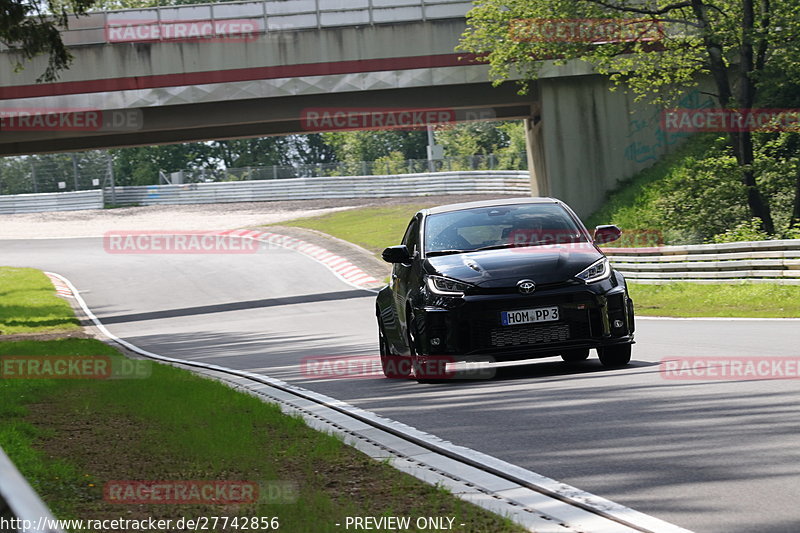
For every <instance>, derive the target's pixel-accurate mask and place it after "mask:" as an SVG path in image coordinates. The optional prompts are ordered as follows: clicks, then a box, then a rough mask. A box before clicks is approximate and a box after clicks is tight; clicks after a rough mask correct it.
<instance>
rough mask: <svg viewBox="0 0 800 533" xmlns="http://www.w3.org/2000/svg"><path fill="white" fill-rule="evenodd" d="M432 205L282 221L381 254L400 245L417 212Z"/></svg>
mask: <svg viewBox="0 0 800 533" xmlns="http://www.w3.org/2000/svg"><path fill="white" fill-rule="evenodd" d="M432 206H433V204H421V203H409V204H400V205H393V206H388V207H362V208H356V209H348V210H346V211H337V212H334V213H330V214H327V215H322V216H318V217H309V218H298V219H296V220H291V221H289V222H281V225H284V226H294V227H299V228H306V229H313V230H316V231H321V232H322V233H327V234H328V235H333V236H334V237H338V238H340V239H343V240H345V241H348V242H352V243H354V244H357V245H359V246H361V247H362V248H366V249H367V250H369V251H371V252H373V253H375V254H379V253H380V252H381V251H383V249H384V248H386V247H387V246H393V245H395V244H399V243H400V240H401V239H402V238H403V234H404V233H405V231H406V227H407V226H408V222H409V221H410V220H411V217H412V216H414V213H416V212H417V211H419V210H420V209H424V208H426V207H432Z"/></svg>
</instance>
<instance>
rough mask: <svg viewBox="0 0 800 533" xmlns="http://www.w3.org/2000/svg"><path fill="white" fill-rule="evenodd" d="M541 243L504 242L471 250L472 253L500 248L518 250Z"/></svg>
mask: <svg viewBox="0 0 800 533" xmlns="http://www.w3.org/2000/svg"><path fill="white" fill-rule="evenodd" d="M542 242H544V241H539V242H525V243H519V242H506V243H503V244H493V245H491V246H484V247H483V248H478V249H476V250H472V251H473V252H482V251H483V250H500V249H502V248H519V247H522V246H535V245H537V244H541V243H542Z"/></svg>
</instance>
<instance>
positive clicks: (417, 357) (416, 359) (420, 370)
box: [407, 309, 442, 383]
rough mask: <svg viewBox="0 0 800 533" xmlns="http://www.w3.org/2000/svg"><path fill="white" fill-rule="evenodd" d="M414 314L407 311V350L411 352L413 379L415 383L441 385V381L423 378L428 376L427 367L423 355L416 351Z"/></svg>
mask: <svg viewBox="0 0 800 533" xmlns="http://www.w3.org/2000/svg"><path fill="white" fill-rule="evenodd" d="M414 324H415V322H414V313H413V312H412V311H411V309H409V310H408V339H407V342H408V349H409V351H410V352H411V366H412V367H413V369H414V378H415V379H416V380H417V383H441V382H442V380H441V379H431V378H426V377H423V376H426V375H430V374H431V372H430V370H429V366H428V364H427V362H426V358H425V356H424V355H421V354H420V353H419V352H418V351H417V339H416V335H415V330H416V326H415V325H414Z"/></svg>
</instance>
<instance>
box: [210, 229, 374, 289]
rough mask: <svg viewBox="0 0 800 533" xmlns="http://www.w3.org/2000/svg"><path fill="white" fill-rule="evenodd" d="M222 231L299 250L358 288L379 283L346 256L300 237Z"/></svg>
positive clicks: (255, 231) (259, 232) (251, 231)
mask: <svg viewBox="0 0 800 533" xmlns="http://www.w3.org/2000/svg"><path fill="white" fill-rule="evenodd" d="M224 233H225V234H226V235H231V236H234V237H240V238H243V239H253V240H256V241H261V242H265V243H268V244H271V245H275V246H280V247H282V248H288V249H290V250H294V251H296V252H300V253H301V254H304V255H307V256H308V257H310V258H311V259H314V260H315V261H317V262H319V263H322V265H324V266H325V267H327V268H328V269H329V270H330V271H331V272H333V273H334V274H335V275H336V276H337V277H338V278H339V279H341V280H343V281H344V282H346V283H349V284H350V285H353V286H355V287H358V288H364V287H366V286H368V285H375V284H381V282H380V281H379V280H377V279H375V278H373V277H372V276H370V275H369V274H367V273H366V272H364V271H363V270H362V269H360V268H359V267H357V266H355V265H354V264H353V263H351V262H350V261H348V260H347V259H346V258H344V257H342V256H340V255H336V254H334V253H333V252H330V251H328V250H326V249H325V248H322V247H321V246H317V245H316V244H311V243H310V242H306V241H304V240H301V239H296V238H294V237H289V236H288V235H280V234H278V233H271V232H269V231H258V230H248V229H240V230H233V231H226V232H224Z"/></svg>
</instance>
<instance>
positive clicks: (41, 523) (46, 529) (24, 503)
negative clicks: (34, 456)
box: [0, 449, 63, 533]
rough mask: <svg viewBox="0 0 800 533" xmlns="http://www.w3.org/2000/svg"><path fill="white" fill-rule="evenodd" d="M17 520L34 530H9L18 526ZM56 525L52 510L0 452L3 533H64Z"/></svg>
mask: <svg viewBox="0 0 800 533" xmlns="http://www.w3.org/2000/svg"><path fill="white" fill-rule="evenodd" d="M15 519H18V520H25V521H27V522H26V523H27V524H28V525H30V526H31V527H28V528H23V527H17V526H15V525H14V526H13V527H6V526H9V525H13V524H15ZM3 524H5V525H3ZM54 525H55V524H54V519H53V515H52V514H51V513H50V510H49V509H48V508H47V506H46V505H45V504H44V502H42V500H41V499H40V498H39V496H38V495H37V494H36V492H34V490H33V489H32V488H31V486H30V485H28V482H27V481H25V478H24V477H22V474H20V473H19V470H17V468H16V467H15V466H14V463H12V462H11V459H9V458H8V456H7V455H6V454H5V452H4V451H3V450H2V449H0V531H4V532H5V531H23V530H25V531H28V532H34V531H36V532H41V533H63V530H62V529H59V528H56V527H54Z"/></svg>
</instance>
